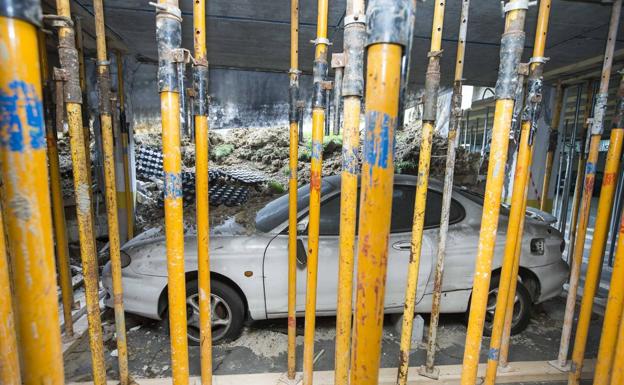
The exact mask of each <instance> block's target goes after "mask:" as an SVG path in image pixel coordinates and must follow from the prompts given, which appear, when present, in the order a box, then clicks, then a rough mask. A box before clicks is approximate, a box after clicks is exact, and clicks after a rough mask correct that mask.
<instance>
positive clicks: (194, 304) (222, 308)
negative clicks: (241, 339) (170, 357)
mask: <svg viewBox="0 0 624 385" xmlns="http://www.w3.org/2000/svg"><path fill="white" fill-rule="evenodd" d="M186 311H187V314H186V316H187V326H188V327H187V329H188V331H187V332H188V337H189V339H190V340H192V341H195V342H199V341H200V334H199V324H200V323H199V294H193V295H190V296H188V297H187V298H186ZM210 323H211V325H212V328H211V329H212V340H213V341H217V340H220V339H221V338H223V337H224V336H225V335H226V333H227V332H228V331H229V330H230V326H231V324H232V311H231V310H230V306H229V305H228V304H227V302H225V301H224V300H223V298H221V297H219V296H218V295H215V294H210Z"/></svg>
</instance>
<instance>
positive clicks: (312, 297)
mask: <svg viewBox="0 0 624 385" xmlns="http://www.w3.org/2000/svg"><path fill="white" fill-rule="evenodd" d="M327 12H328V0H318V21H317V29H316V40H314V41H313V43H314V44H315V46H316V48H315V53H314V69H313V76H314V91H313V95H312V151H311V153H312V160H311V166H310V210H309V224H308V272H307V282H306V285H307V289H306V306H305V330H304V338H303V384H304V385H312V381H313V365H314V363H313V360H314V328H315V321H316V320H315V318H316V289H317V280H318V252H319V251H318V247H319V220H320V210H321V173H322V166H323V130H324V127H325V119H326V109H327V95H326V94H327V91H328V88H330V85H329V84H328V83H329V82H327V80H326V79H327V70H328V64H329V63H328V62H327V47H328V46H329V44H330V43H329V40H328V39H327Z"/></svg>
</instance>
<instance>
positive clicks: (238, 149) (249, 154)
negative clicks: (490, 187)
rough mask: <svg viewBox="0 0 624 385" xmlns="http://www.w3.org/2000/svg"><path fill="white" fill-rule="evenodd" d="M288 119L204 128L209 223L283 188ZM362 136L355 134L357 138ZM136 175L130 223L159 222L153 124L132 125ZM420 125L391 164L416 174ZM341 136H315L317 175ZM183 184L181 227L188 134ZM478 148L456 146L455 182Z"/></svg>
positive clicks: (189, 173) (435, 155)
mask: <svg viewBox="0 0 624 385" xmlns="http://www.w3.org/2000/svg"><path fill="white" fill-rule="evenodd" d="M288 130H289V129H288V127H285V126H284V127H272V128H241V129H234V130H229V131H228V132H225V133H220V132H215V131H214V130H213V131H211V132H210V136H209V142H210V143H209V147H210V166H209V167H210V170H211V174H210V183H211V194H210V196H211V198H210V199H211V201H210V203H211V210H210V218H211V227H213V226H215V227H216V226H219V225H222V224H223V223H225V222H226V221H227V220H229V219H232V218H234V219H235V221H236V223H237V224H239V225H241V226H242V227H243V228H249V227H250V226H253V218H254V217H255V213H256V211H257V210H258V209H259V208H261V207H262V206H264V204H266V202H268V201H270V200H271V199H274V198H275V196H277V195H278V194H282V193H284V192H285V190H286V188H287V186H288V175H289V170H288V158H289V145H290V144H289V132H288ZM362 140H363V138H362ZM134 141H135V160H136V176H137V186H136V190H137V204H136V226H137V231H142V230H147V229H150V228H157V227H161V228H162V227H163V218H164V209H163V189H164V184H163V178H162V176H163V171H162V141H161V133H160V127H153V129H149V130H140V132H137V133H135V136H134ZM420 141H421V126H420V124H412V125H409V126H407V127H405V128H403V129H401V130H398V131H397V134H396V146H395V148H396V154H395V170H396V172H397V173H403V174H416V173H417V168H418V157H419V155H420ZM310 148H311V143H310V138H309V135H307V136H306V138H305V141H304V142H303V143H300V145H299V165H298V184H299V185H300V186H301V185H304V184H307V183H309V180H310ZM341 150H342V139H341V137H339V136H328V137H326V138H325V143H324V144H323V176H329V175H335V174H339V173H340V170H341V164H342V159H341ZM446 151H447V140H446V138H445V137H442V136H439V135H435V136H434V139H433V148H432V159H431V176H432V177H434V178H442V177H443V176H444V168H445V163H446ZM181 153H182V171H183V177H184V178H183V179H184V181H183V187H184V191H185V200H184V201H185V202H184V203H185V204H184V210H185V214H184V221H185V228H186V229H187V230H188V231H192V230H193V229H194V226H195V198H194V196H195V191H194V183H195V144H194V143H193V141H192V140H191V139H190V138H187V137H183V138H182V141H181ZM59 155H60V162H61V173H62V176H63V190H64V195H65V196H66V197H71V196H73V181H72V178H71V172H72V170H71V156H70V151H69V143H68V138H67V137H64V138H62V139H60V140H59ZM479 161H480V156H479V154H476V153H469V152H468V151H466V150H464V149H462V148H458V149H457V152H456V163H455V180H456V183H457V184H464V185H466V184H468V185H470V184H473V183H475V182H476V175H477V173H478V172H477V171H478V167H479Z"/></svg>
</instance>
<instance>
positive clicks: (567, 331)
mask: <svg viewBox="0 0 624 385" xmlns="http://www.w3.org/2000/svg"><path fill="white" fill-rule="evenodd" d="M621 9H622V0H616V1H615V2H614V3H613V9H612V13H611V22H610V25H609V33H608V38H607V44H606V48H605V56H604V62H603V70H602V77H601V80H600V88H599V90H598V92H597V94H596V96H595V101H594V118H593V121H592V123H591V131H590V134H591V137H590V138H591V139H590V144H589V154H588V156H587V162H586V166H585V181H584V183H583V196H582V201H581V206H580V209H579V212H580V217H579V223H578V229H577V234H576V236H577V237H578V240H579V242H576V244H575V245H574V258H573V260H572V271H571V273H570V286H569V288H568V297H567V301H566V309H565V313H564V319H563V327H562V330H561V342H560V347H559V355H558V361H557V362H556V363H555V366H558V367H559V368H560V369H564V368H565V364H566V359H567V353H568V347H569V342H570V336H571V332H572V326H573V322H574V308H575V305H576V293H577V290H578V284H579V280H580V274H581V266H582V259H583V253H584V248H585V235H586V233H587V224H588V222H589V209H590V205H591V197H592V194H593V190H594V181H595V178H596V164H597V161H598V151H599V146H600V138H601V136H602V132H603V124H604V116H605V113H606V106H607V96H608V91H609V77H610V76H611V65H612V63H613V51H614V49H615V35H616V34H617V29H618V24H619V17H620V11H621ZM622 131H624V130H612V132H611V142H610V145H609V151H608V154H607V158H608V160H607V165H606V166H605V177H604V179H603V187H602V189H601V191H600V198H599V203H598V217H597V218H596V224H595V226H594V227H595V229H594V237H593V240H592V246H591V250H590V262H589V268H588V271H587V276H586V280H585V288H584V290H583V300H582V303H581V313H580V317H579V320H578V322H577V332H576V337H575V346H574V353H573V356H572V362H571V370H572V371H571V372H570V375H569V377H568V382H569V383H571V384H574V383H577V382H578V380H577V378H578V376H579V375H580V370H581V367H582V360H583V357H582V354H580V353H584V349H585V339H586V337H587V333H586V332H587V330H586V329H585V327H586V326H587V325H588V322H587V321H588V319H587V317H588V316H589V315H590V314H591V307H592V305H593V297H594V294H595V284H596V282H595V277H596V276H597V275H598V274H599V271H600V266H601V265H602V262H601V261H602V253H603V252H604V241H605V239H606V234H605V233H606V231H607V230H606V227H607V225H608V222H609V216H610V214H611V204H612V200H613V193H614V186H615V185H614V182H615V181H616V180H617V167H615V165H616V164H619V152H620V151H621V140H622ZM618 142H619V145H618ZM616 147H618V148H616ZM609 160H610V162H609ZM607 167H609V169H607ZM613 167H615V168H613ZM608 173H613V175H609V174H608ZM607 211H608V213H607ZM605 217H606V222H605ZM603 222H605V223H603ZM588 309H589V313H588ZM586 323H587V325H586Z"/></svg>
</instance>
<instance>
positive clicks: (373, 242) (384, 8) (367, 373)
mask: <svg viewBox="0 0 624 385" xmlns="http://www.w3.org/2000/svg"><path fill="white" fill-rule="evenodd" d="M415 11H416V10H415V8H414V3H413V2H410V1H399V0H371V1H369V2H368V8H367V10H366V21H367V35H368V40H367V46H368V52H367V75H366V79H367V82H366V98H365V100H366V108H365V111H366V123H365V127H366V128H365V130H366V132H365V143H364V151H363V154H364V155H363V162H362V173H361V175H362V177H361V178H362V179H361V186H362V188H361V192H360V194H361V195H360V202H361V203H360V219H359V232H358V234H359V235H358V238H359V242H358V268H357V285H356V288H357V289H356V301H355V320H354V322H355V325H354V331H353V338H352V354H351V372H350V379H351V381H350V383H351V384H358V385H376V384H377V383H378V381H379V378H378V374H379V359H380V354H381V333H382V327H383V313H384V296H385V287H386V271H387V267H388V234H389V231H390V214H391V206H392V191H393V182H394V153H393V148H394V133H395V130H396V128H397V123H398V119H399V94H400V88H401V61H402V58H403V56H404V55H409V51H407V48H408V47H409V40H410V27H409V24H410V21H411V20H413V16H414V13H415Z"/></svg>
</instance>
